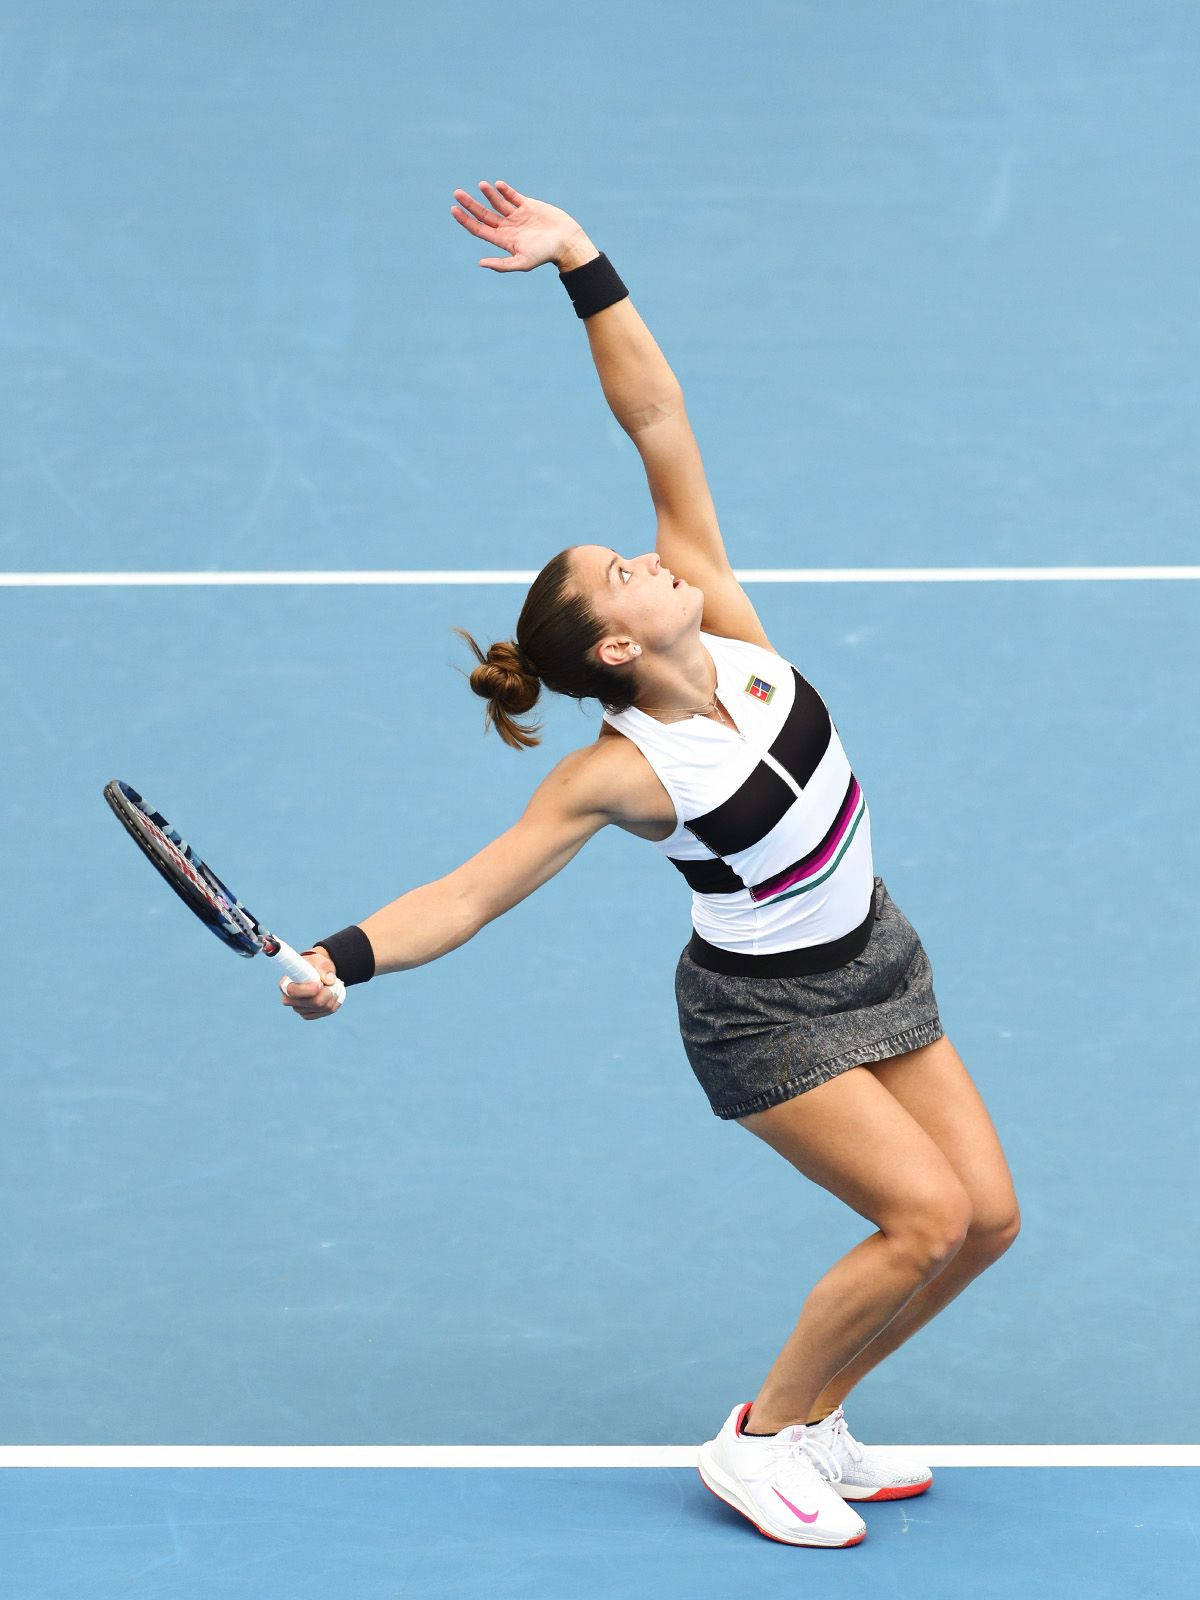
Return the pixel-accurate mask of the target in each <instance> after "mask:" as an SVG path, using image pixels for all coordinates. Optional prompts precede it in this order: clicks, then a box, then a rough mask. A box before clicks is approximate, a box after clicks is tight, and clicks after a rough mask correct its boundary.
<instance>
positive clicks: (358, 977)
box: [313, 923, 375, 989]
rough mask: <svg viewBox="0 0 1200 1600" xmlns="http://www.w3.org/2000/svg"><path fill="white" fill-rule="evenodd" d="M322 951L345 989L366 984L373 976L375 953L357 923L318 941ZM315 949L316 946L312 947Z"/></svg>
mask: <svg viewBox="0 0 1200 1600" xmlns="http://www.w3.org/2000/svg"><path fill="white" fill-rule="evenodd" d="M317 944H319V945H320V946H321V948H322V950H327V951H328V952H329V959H330V961H332V962H333V964H334V966H335V967H336V968H337V975H338V977H339V978H340V979H341V980H342V982H343V983H344V984H345V985H346V987H347V989H348V988H350V986H351V985H352V984H355V983H367V982H369V980H370V979H371V978H373V977H374V976H375V952H374V950H373V949H372V948H371V941H370V939H368V938H367V936H366V934H365V933H364V932H363V930H362V929H361V928H360V927H359V926H358V924H357V923H353V924H352V925H351V926H350V927H349V928H343V929H342V931H341V932H340V933H331V934H330V935H329V937H328V939H318V940H317ZM313 948H314V949H316V945H314V946H313Z"/></svg>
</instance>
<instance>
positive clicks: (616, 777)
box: [576, 722, 677, 839]
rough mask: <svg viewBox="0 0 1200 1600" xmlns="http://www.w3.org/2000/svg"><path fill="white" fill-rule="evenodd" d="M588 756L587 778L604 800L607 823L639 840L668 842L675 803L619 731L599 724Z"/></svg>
mask: <svg viewBox="0 0 1200 1600" xmlns="http://www.w3.org/2000/svg"><path fill="white" fill-rule="evenodd" d="M588 753H590V754H591V757H592V760H591V763H590V778H591V781H593V782H594V783H595V784H596V785H597V792H598V793H599V794H602V795H603V796H604V798H605V803H606V808H607V810H608V813H609V820H610V821H612V822H613V823H615V824H616V826H617V827H618V828H624V829H625V831H626V832H627V833H633V834H636V835H637V836H638V838H640V839H669V838H670V836H671V834H673V833H674V831H675V827H676V820H677V819H676V816H675V804H674V801H673V800H672V799H671V796H670V795H669V794H668V793H667V791H666V790H665V789H664V788H663V786H662V782H661V780H660V778H659V776H658V774H657V773H656V772H655V770H654V768H653V767H652V766H651V765H650V763H649V762H648V761H647V760H646V758H645V756H644V755H643V754H642V752H641V751H640V750H639V749H638V747H637V745H635V744H634V742H633V740H632V739H627V738H626V737H625V735H624V734H623V733H622V732H621V731H620V729H619V728H614V727H611V726H610V725H609V724H608V723H607V722H603V723H601V725H600V732H599V733H598V734H597V736H596V742H595V744H591V745H587V746H585V748H584V750H582V751H577V752H576V754H577V755H586V754H588Z"/></svg>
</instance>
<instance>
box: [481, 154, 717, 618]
mask: <svg viewBox="0 0 1200 1600" xmlns="http://www.w3.org/2000/svg"><path fill="white" fill-rule="evenodd" d="M480 188H481V189H482V190H483V192H484V194H485V195H486V197H487V199H488V201H489V202H490V207H491V208H490V209H489V207H488V206H485V205H483V204H481V203H480V202H479V201H478V200H476V199H475V198H474V197H473V196H471V195H469V194H468V193H467V192H466V190H465V189H456V190H455V191H454V193H455V197H456V199H457V200H458V201H459V204H458V205H456V206H453V207H451V211H452V214H453V215H454V217H455V219H456V220H457V221H458V222H459V223H461V224H462V226H463V227H464V228H466V229H467V231H468V232H469V233H473V234H474V235H475V237H476V238H478V239H483V240H484V241H485V242H486V243H488V244H491V245H497V246H499V247H500V248H501V249H503V250H507V251H508V252H509V254H508V256H500V257H495V256H492V257H485V258H484V259H483V260H482V261H481V262H480V263H479V265H480V266H481V267H490V268H491V269H492V270H493V271H496V272H528V271H530V270H531V269H532V268H533V267H537V266H541V265H543V264H544V263H546V262H553V263H554V264H555V266H557V268H558V270H559V272H560V273H567V272H571V271H574V270H575V268H577V267H581V266H585V265H586V264H587V262H589V261H594V260H595V259H596V257H597V256H598V255H599V254H600V252H599V250H598V249H597V248H596V246H595V244H594V243H593V242H592V240H591V239H590V238H589V237H588V235H587V234H586V233H585V232H584V230H583V228H582V227H581V226H580V224H579V223H578V222H577V221H576V220H575V218H574V217H572V216H570V215H569V213H567V212H566V211H562V210H560V209H559V207H557V206H552V205H549V204H547V202H546V201H544V200H533V199H530V198H529V197H528V196H526V195H522V194H518V192H517V191H516V190H515V189H514V188H513V187H512V186H511V184H507V183H497V184H490V183H482V184H480ZM584 327H585V328H586V330H587V337H588V344H589V345H590V347H591V352H592V359H593V361H594V362H595V364H596V371H597V373H598V375H599V378H600V386H601V388H602V389H603V390H604V398H605V399H606V400H607V401H608V404H609V407H610V408H611V410H612V414H613V416H614V417H616V419H617V421H618V422H619V423H620V424H621V426H622V428H624V430H625V432H626V433H627V434H628V435H629V437H630V438H631V439H632V440H633V442H634V444H635V446H636V447H637V450H638V454H639V455H640V456H641V458H642V465H643V466H644V467H645V469H646V480H647V483H648V485H649V489H650V497H651V499H652V500H653V502H654V509H655V512H656V514H657V517H658V537H657V544H658V551H659V554H660V555H661V556H662V559H663V563H664V565H666V566H668V567H670V568H671V570H672V571H673V572H678V573H680V574H681V575H682V576H685V577H687V578H688V579H689V581H691V582H695V583H696V584H697V586H698V587H701V588H703V587H704V584H703V582H702V577H709V578H711V577H713V576H715V575H718V574H721V575H724V574H727V573H729V572H730V570H731V569H730V566H729V560H728V558H727V556H726V554H725V545H724V542H723V540H722V538H721V530H720V527H719V526H718V523H717V514H716V509H715V507H714V505H713V500H712V495H711V493H710V492H709V487H708V481H707V479H706V477H705V475H704V467H703V464H702V462H701V460H700V450H699V447H698V446H697V444H696V440H695V436H694V435H693V433H692V428H691V424H690V423H689V421H688V416H687V410H686V407H685V405H684V399H683V389H682V387H681V385H680V383H679V379H678V378H677V377H676V376H675V373H674V372H673V371H672V370H671V366H670V363H669V362H668V361H667V358H666V357H665V356H664V355H663V353H662V351H661V350H660V349H659V347H658V345H657V343H656V342H655V339H654V336H653V334H651V332H650V330H649V328H647V326H646V324H645V323H644V322H643V321H642V319H641V317H640V316H639V314H638V312H637V309H636V308H635V306H634V304H633V301H632V300H631V299H629V298H626V299H624V300H618V301H617V303H616V304H615V305H611V306H607V307H605V309H604V310H603V311H598V312H596V313H595V314H594V315H592V316H588V317H586V318H585V319H584Z"/></svg>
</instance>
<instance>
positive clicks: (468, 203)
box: [450, 184, 514, 238]
mask: <svg viewBox="0 0 1200 1600" xmlns="http://www.w3.org/2000/svg"><path fill="white" fill-rule="evenodd" d="M483 187H484V186H483V185H482V184H480V188H483ZM485 192H486V191H485ZM454 198H455V199H456V200H457V201H458V202H459V204H458V205H457V206H451V207H450V210H451V211H452V213H453V214H454V216H455V217H456V218H457V220H458V221H459V222H461V223H462V225H463V227H464V228H469V229H470V231H471V232H472V233H474V234H477V235H479V236H480V237H482V238H486V237H487V236H486V234H483V233H481V230H482V229H484V228H499V227H501V226H502V225H503V222H504V213H503V212H500V211H489V210H488V208H487V207H486V206H485V205H482V204H481V203H480V202H479V201H478V200H476V199H475V198H474V196H473V195H469V194H468V193H467V191H466V190H465V189H455V191H454ZM489 198H490V196H489ZM513 209H514V208H513V207H512V206H508V207H507V210H509V211H512V210H513ZM462 212H465V213H466V215H465V216H464V215H461V214H460V213H462ZM468 218H470V219H471V220H470V221H468Z"/></svg>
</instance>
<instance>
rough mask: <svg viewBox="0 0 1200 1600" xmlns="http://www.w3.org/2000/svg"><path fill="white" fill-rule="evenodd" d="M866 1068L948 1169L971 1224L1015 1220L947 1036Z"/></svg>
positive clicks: (999, 1157)
mask: <svg viewBox="0 0 1200 1600" xmlns="http://www.w3.org/2000/svg"><path fill="white" fill-rule="evenodd" d="M866 1070H867V1071H868V1072H869V1073H870V1074H871V1076H872V1077H873V1078H874V1079H875V1081H876V1082H877V1083H879V1084H880V1085H881V1086H882V1087H883V1088H884V1089H886V1090H887V1092H888V1093H889V1094H890V1095H891V1096H892V1097H893V1098H894V1099H895V1100H896V1101H897V1102H898V1103H899V1104H900V1105H901V1106H903V1108H904V1110H905V1111H906V1112H907V1113H908V1115H909V1116H910V1117H911V1118H912V1119H913V1121H914V1122H916V1123H917V1124H919V1126H920V1127H921V1128H922V1129H923V1130H924V1132H925V1133H926V1134H927V1135H928V1136H929V1138H930V1139H931V1140H932V1141H933V1142H934V1143H935V1144H936V1145H937V1147H938V1149H939V1150H940V1151H941V1152H942V1153H943V1155H944V1156H945V1157H946V1160H947V1161H948V1162H949V1163H950V1165H951V1166H952V1167H953V1168H954V1171H955V1172H956V1174H957V1175H958V1178H959V1181H960V1182H961V1183H962V1185H963V1188H964V1189H966V1191H967V1193H968V1194H969V1195H970V1197H971V1207H972V1212H973V1221H972V1224H971V1226H972V1229H973V1230H976V1231H978V1232H980V1233H992V1232H1001V1231H1003V1230H1004V1229H1005V1228H1006V1227H1008V1226H1010V1225H1012V1224H1013V1223H1015V1221H1016V1219H1017V1216H1018V1209H1017V1197H1016V1193H1015V1192H1014V1189H1013V1181H1012V1174H1011V1173H1010V1171H1009V1168H1008V1162H1007V1160H1006V1159H1005V1156H1004V1151H1003V1149H1002V1148H1001V1145H1000V1139H999V1136H998V1135H997V1133H996V1130H995V1128H994V1127H993V1125H992V1119H991V1117H990V1116H989V1115H988V1112H987V1107H986V1106H985V1105H984V1103H983V1099H982V1097H981V1095H980V1093H979V1090H978V1089H977V1088H976V1087H975V1084H974V1083H973V1082H972V1080H971V1076H970V1074H969V1073H968V1072H967V1069H966V1067H964V1066H963V1063H962V1060H961V1059H960V1057H959V1054H958V1051H957V1050H956V1049H955V1048H954V1046H953V1045H952V1044H951V1043H950V1040H949V1039H946V1038H941V1039H937V1040H935V1041H934V1043H933V1044H928V1045H924V1046H923V1047H922V1048H921V1049H920V1050H910V1051H908V1052H907V1053H906V1054H904V1055H901V1056H891V1057H889V1058H888V1059H887V1060H886V1061H872V1062H870V1063H868V1065H867V1067H866Z"/></svg>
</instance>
